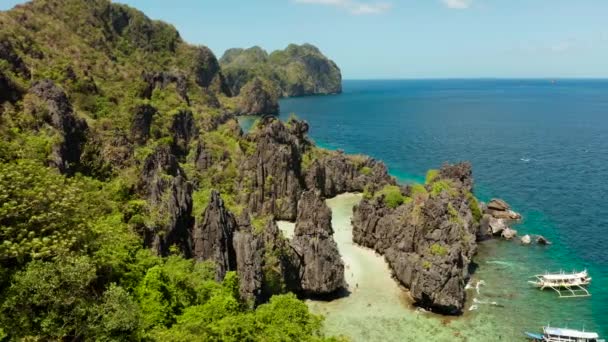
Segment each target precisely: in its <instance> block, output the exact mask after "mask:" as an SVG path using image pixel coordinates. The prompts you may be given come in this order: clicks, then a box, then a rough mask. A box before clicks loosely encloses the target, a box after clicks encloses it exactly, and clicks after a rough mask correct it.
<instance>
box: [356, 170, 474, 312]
mask: <svg viewBox="0 0 608 342" xmlns="http://www.w3.org/2000/svg"><path fill="white" fill-rule="evenodd" d="M454 170H457V171H458V172H454ZM447 175H449V176H450V177H454V178H447ZM467 175H468V176H467ZM470 175H471V172H470V165H469V166H467V164H460V165H455V166H449V165H447V166H444V167H443V168H442V170H441V171H440V173H439V177H438V179H437V180H441V179H448V180H449V181H450V182H451V183H452V186H453V189H452V190H453V191H447V190H444V191H441V192H440V193H438V194H433V193H431V192H430V191H429V194H425V195H420V196H414V197H413V200H412V201H411V202H408V203H405V204H403V205H401V206H399V207H397V208H395V209H391V208H389V207H387V206H386V204H385V203H384V200H383V198H382V197H378V198H375V199H371V200H363V201H361V203H360V204H359V205H358V206H356V207H355V208H354V209H353V211H354V215H353V219H352V223H353V241H354V242H355V243H357V244H360V245H362V246H365V247H369V248H373V249H374V250H376V251H377V252H378V253H381V254H384V256H385V258H386V260H387V262H388V263H389V266H390V267H391V269H392V270H393V272H394V275H395V277H396V278H397V279H398V280H399V281H400V282H401V283H402V284H403V285H404V286H406V287H407V288H409V290H410V294H411V296H412V297H413V298H414V300H415V301H416V303H417V304H418V305H420V306H422V307H425V308H427V309H431V310H433V311H436V312H439V313H444V314H457V313H460V312H461V310H462V308H463V307H464V304H465V289H464V288H465V285H466V281H467V279H468V277H469V273H468V266H469V264H470V262H471V258H472V257H473V255H474V253H475V251H476V242H475V239H476V233H477V230H478V228H479V225H478V223H477V222H475V220H474V218H473V214H472V212H471V209H470V206H469V205H470V203H469V197H468V196H467V195H468V193H469V190H470V189H471V187H472V178H469V177H470ZM431 187H432V184H431V185H427V190H430V189H431ZM404 190H407V189H404ZM404 195H410V194H407V193H406V194H404Z"/></svg>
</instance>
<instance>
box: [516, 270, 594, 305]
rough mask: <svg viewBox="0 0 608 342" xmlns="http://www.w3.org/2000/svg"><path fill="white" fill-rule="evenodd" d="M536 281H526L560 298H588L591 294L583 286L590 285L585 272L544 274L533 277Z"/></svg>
mask: <svg viewBox="0 0 608 342" xmlns="http://www.w3.org/2000/svg"><path fill="white" fill-rule="evenodd" d="M534 277H535V278H536V280H533V281H528V282H529V283H531V284H533V285H534V286H536V287H538V288H540V289H541V290H544V289H546V288H549V289H552V290H554V291H555V292H557V294H558V295H559V297H560V298H572V297H589V296H591V294H590V293H589V291H588V290H587V289H586V288H584V287H583V286H587V285H589V283H591V277H590V276H589V274H588V273H587V270H584V271H582V272H574V273H564V272H560V273H546V274H537V275H535V276H534Z"/></svg>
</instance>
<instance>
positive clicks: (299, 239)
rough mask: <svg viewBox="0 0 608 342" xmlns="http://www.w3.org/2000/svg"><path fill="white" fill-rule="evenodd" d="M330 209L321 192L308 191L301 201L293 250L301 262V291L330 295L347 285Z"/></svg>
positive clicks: (292, 242) (292, 243)
mask: <svg viewBox="0 0 608 342" xmlns="http://www.w3.org/2000/svg"><path fill="white" fill-rule="evenodd" d="M333 234H334V232H333V229H332V227H331V210H330V209H329V207H328V206H327V205H326V204H325V201H324V200H323V198H321V196H320V194H319V193H318V192H315V191H306V192H304V193H303V194H302V197H301V198H300V201H299V202H298V218H297V220H296V227H295V233H294V237H293V239H292V241H291V245H292V246H293V249H294V250H295V252H296V253H297V255H298V257H299V261H300V290H301V291H302V292H304V293H307V294H329V293H332V292H335V291H337V290H339V289H341V288H343V287H344V286H345V281H344V263H343V262H342V258H341V257H340V253H339V252H338V245H337V244H336V242H335V241H334V239H333Z"/></svg>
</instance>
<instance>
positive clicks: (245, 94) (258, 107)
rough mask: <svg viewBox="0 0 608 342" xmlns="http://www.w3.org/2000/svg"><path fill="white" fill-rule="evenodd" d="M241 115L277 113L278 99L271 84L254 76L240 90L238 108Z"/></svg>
mask: <svg viewBox="0 0 608 342" xmlns="http://www.w3.org/2000/svg"><path fill="white" fill-rule="evenodd" d="M237 111H238V113H239V114H242V115H263V114H275V115H276V114H279V100H278V97H277V95H276V94H275V91H274V89H272V85H270V84H268V82H265V81H263V80H262V79H260V78H258V77H256V78H254V79H253V80H251V81H249V82H248V83H247V84H245V86H243V88H242V89H241V91H240V95H239V101H238V109H237Z"/></svg>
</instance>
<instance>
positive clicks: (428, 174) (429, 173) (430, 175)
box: [424, 169, 439, 184]
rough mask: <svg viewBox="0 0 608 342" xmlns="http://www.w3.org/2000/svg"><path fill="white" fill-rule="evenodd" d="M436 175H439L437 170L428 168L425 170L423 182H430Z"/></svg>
mask: <svg viewBox="0 0 608 342" xmlns="http://www.w3.org/2000/svg"><path fill="white" fill-rule="evenodd" d="M437 177H439V170H436V169H430V170H428V171H427V172H426V178H425V180H424V184H431V183H433V182H434V181H435V180H436V179H437Z"/></svg>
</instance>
